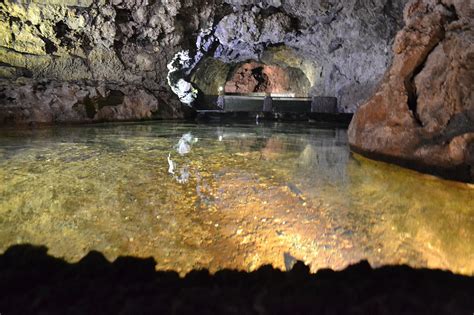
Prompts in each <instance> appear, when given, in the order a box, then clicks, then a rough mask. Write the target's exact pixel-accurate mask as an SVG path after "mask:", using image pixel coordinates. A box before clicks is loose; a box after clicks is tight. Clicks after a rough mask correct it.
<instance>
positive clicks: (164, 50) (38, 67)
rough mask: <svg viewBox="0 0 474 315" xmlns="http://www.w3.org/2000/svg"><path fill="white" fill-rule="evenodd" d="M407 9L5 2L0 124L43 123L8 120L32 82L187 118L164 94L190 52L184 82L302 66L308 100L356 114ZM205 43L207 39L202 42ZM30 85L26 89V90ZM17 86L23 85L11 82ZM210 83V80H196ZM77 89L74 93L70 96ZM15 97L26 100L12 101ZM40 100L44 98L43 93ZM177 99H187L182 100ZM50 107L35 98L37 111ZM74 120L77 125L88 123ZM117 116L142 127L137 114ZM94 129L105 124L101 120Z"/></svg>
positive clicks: (238, 0)
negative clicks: (219, 68)
mask: <svg viewBox="0 0 474 315" xmlns="http://www.w3.org/2000/svg"><path fill="white" fill-rule="evenodd" d="M405 3H406V0H393V1H389V0H375V1H359V0H357V1H356V0H350V1H344V2H343V1H335V0H330V1H295V0H278V1H273V0H264V1H247V0H211V1H209V0H207V1H205V0H187V1H182V0H169V1H149V0H112V1H101V0H67V1H57V0H33V1H24V0H18V1H13V0H5V1H2V2H1V3H0V34H1V36H0V78H5V79H7V80H8V82H11V84H9V83H8V82H7V81H4V82H3V83H2V89H3V92H1V93H0V94H1V95H0V110H1V111H4V110H8V111H10V114H8V115H7V114H5V113H2V117H9V118H8V120H4V121H0V123H1V124H4V123H8V122H16V121H23V120H24V121H25V122H26V121H28V119H36V118H35V117H39V116H30V118H26V116H22V117H19V118H18V117H16V116H15V117H13V116H14V114H11V113H12V112H13V113H17V112H21V109H18V110H12V107H14V106H15V104H22V103H23V102H24V100H23V99H22V98H21V95H22V94H21V93H20V91H18V92H13V91H12V89H14V88H17V87H20V86H22V89H23V88H25V86H26V85H27V86H28V87H27V88H28V89H35V85H36V82H40V81H41V82H42V83H41V84H42V85H45V84H46V83H45V81H43V80H48V81H49V82H50V83H48V84H50V88H49V89H46V91H48V93H49V92H50V91H51V90H55V89H56V86H57V85H58V84H62V83H63V82H65V83H66V86H71V87H72V86H75V87H77V86H80V88H81V89H85V90H88V89H89V88H97V87H99V86H104V85H111V86H113V89H115V90H117V89H120V90H121V91H122V93H128V92H127V91H136V90H141V91H145V92H146V93H147V94H149V95H150V96H152V97H154V98H155V99H156V100H155V101H156V102H157V103H159V104H160V106H161V108H162V109H163V111H162V112H163V113H165V112H166V113H171V112H172V113H175V114H174V116H176V117H183V116H184V114H183V113H184V112H185V110H184V109H182V108H181V105H180V103H179V100H178V97H176V96H175V95H174V94H173V93H172V91H171V88H170V87H169V85H168V78H169V75H168V72H169V70H168V68H167V65H168V64H169V63H170V62H171V61H172V60H173V58H174V57H175V55H176V54H177V53H178V52H180V51H186V50H187V51H189V52H190V54H191V55H197V56H198V58H195V59H193V60H194V61H196V64H195V65H194V64H193V67H191V68H190V69H188V70H189V71H185V72H184V78H183V79H184V81H182V83H183V82H184V83H185V82H186V80H187V79H189V78H188V77H191V76H192V75H193V72H195V71H197V69H198V68H199V66H201V65H202V64H203V63H204V60H206V58H207V59H209V58H211V59H213V60H219V62H224V63H230V64H232V65H233V66H238V63H240V62H247V61H249V59H252V60H255V61H258V62H262V61H263V62H264V63H267V64H276V65H279V66H281V65H288V66H291V67H294V66H297V67H299V68H300V69H301V71H303V72H304V73H305V74H306V75H307V78H308V80H309V82H310V83H311V86H312V88H311V90H310V94H311V95H328V96H336V97H338V98H339V101H340V102H339V107H340V110H341V111H346V112H353V111H354V110H355V109H356V108H357V107H358V104H360V103H361V102H363V100H364V99H366V98H367V97H368V96H369V95H370V94H371V92H372V91H373V89H374V87H375V86H376V84H377V83H378V82H379V80H380V78H381V75H382V74H383V73H384V71H385V70H386V68H387V66H388V63H389V60H390V58H391V53H390V51H387V49H386V47H387V44H390V43H391V41H392V40H393V37H394V35H395V33H396V30H397V29H399V28H400V27H401V23H402V18H401V17H402V14H401V12H402V8H403V6H404V4H405ZM201 34H207V35H206V36H207V37H206V38H205V39H206V41H204V42H203V39H204V38H201V37H200V35H201ZM203 47H204V48H205V49H203ZM275 47H286V48H288V49H287V50H282V51H289V50H291V51H292V52H293V54H294V55H295V56H297V57H298V58H299V59H294V58H293V57H291V56H290V55H289V54H281V53H279V52H275V53H272V48H275ZM269 52H270V54H269ZM289 56H290V57H289ZM279 57H283V59H282V58H280V59H279ZM290 59H291V60H290ZM194 66H196V67H194ZM229 68H232V67H229ZM200 73H206V72H205V71H204V72H202V71H201V72H200ZM210 73H212V71H210ZM178 74H179V75H181V74H180V73H178ZM25 77H26V78H29V79H30V80H29V81H28V82H26V81H27V80H25V79H24V78H25ZM17 79H20V80H19V82H15V80H17ZM206 80H208V81H209V80H212V78H203V79H201V80H200V81H206ZM178 81H179V79H178ZM198 81H199V80H198ZM59 82H61V83H59ZM184 83H183V84H182V85H183V86H185V87H186V88H189V89H190V86H188V85H186V84H184ZM209 84H210V85H211V86H215V84H213V83H212V82H211V83H209ZM7 85H9V87H5V86H7ZM64 88H65V87H63V89H64ZM198 88H199V86H198ZM5 89H6V90H8V91H9V92H8V93H10V94H9V95H10V96H9V98H7V97H6V96H5V95H6V94H5ZM74 89H75V88H72V90H71V91H69V92H68V94H74V93H75V92H74ZM12 93H13V94H16V96H17V97H20V98H16V99H15V100H11V97H12V96H11V95H12ZM35 93H36V94H35V95H37V96H38V97H39V93H40V91H36V92H35ZM131 93H135V92H131ZM180 97H181V98H182V99H181V100H183V99H186V95H184V96H183V95H182V96H180ZM47 98H48V97H47V95H45V96H44V97H43V96H42V97H39V99H38V102H39V101H40V100H42V99H47ZM25 100H26V101H27V102H28V100H27V99H25ZM77 104H79V105H77V106H76V107H82V109H81V111H85V110H86V109H85V107H84V106H85V105H84V106H83V105H81V104H82V103H77ZM73 105H75V104H72V103H70V104H68V105H67V107H68V108H72V107H73ZM31 106H37V111H38V112H39V111H41V110H47V108H51V104H41V103H37V105H33V104H32V105H31ZM160 106H159V107H160ZM165 107H167V109H166V110H165ZM49 114H51V115H49ZM12 115H13V116H12ZM48 115H49V116H50V117H52V121H62V120H56V118H55V117H62V116H61V115H59V116H57V115H55V114H53V113H44V115H43V116H48ZM71 115H72V113H71ZM68 117H70V119H72V118H73V121H80V120H81V119H82V118H83V116H74V117H72V116H68ZM120 117H123V118H124V119H136V116H134V115H132V116H120ZM151 117H154V118H159V117H163V118H167V117H169V115H168V114H166V115H164V116H161V114H152V115H151ZM68 119H69V118H68ZM88 120H92V121H97V120H101V118H100V115H98V112H97V115H95V116H94V117H93V118H88ZM31 121H33V120H31Z"/></svg>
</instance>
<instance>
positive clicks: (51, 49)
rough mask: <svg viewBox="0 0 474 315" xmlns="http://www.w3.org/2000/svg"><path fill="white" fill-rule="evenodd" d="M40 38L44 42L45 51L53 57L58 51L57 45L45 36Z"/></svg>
mask: <svg viewBox="0 0 474 315" xmlns="http://www.w3.org/2000/svg"><path fill="white" fill-rule="evenodd" d="M40 38H41V40H42V41H43V42H44V50H45V51H46V53H47V54H48V55H52V54H54V53H55V52H57V51H58V48H57V47H56V45H55V44H54V43H53V42H52V41H51V40H50V39H49V38H46V37H43V36H40Z"/></svg>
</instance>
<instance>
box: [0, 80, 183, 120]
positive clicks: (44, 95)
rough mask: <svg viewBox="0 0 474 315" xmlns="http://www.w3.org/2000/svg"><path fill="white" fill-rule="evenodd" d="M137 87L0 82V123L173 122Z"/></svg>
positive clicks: (168, 113)
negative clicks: (167, 120) (162, 119)
mask: <svg viewBox="0 0 474 315" xmlns="http://www.w3.org/2000/svg"><path fill="white" fill-rule="evenodd" d="M162 107H163V106H162V101H159V100H158V99H157V98H156V97H155V96H154V95H153V94H151V93H149V92H148V91H146V90H145V89H143V88H142V87H140V86H132V85H127V86H119V85H116V84H110V83H107V84H98V83H96V82H82V83H80V84H78V83H74V82H57V81H33V80H24V82H18V81H17V82H15V83H12V82H10V81H5V80H1V81H0V122H1V123H2V124H15V125H23V124H29V123H31V122H34V123H42V124H49V123H53V122H76V123H79V122H80V123H83V122H94V121H121V120H143V119H151V118H177V117H181V116H182V113H180V112H173V111H170V108H169V107H168V106H164V108H162Z"/></svg>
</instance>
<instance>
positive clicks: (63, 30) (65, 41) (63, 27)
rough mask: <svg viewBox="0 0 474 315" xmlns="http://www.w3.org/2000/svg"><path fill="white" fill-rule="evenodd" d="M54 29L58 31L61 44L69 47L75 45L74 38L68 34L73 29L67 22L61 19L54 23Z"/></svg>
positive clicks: (57, 36) (57, 35)
mask: <svg viewBox="0 0 474 315" xmlns="http://www.w3.org/2000/svg"><path fill="white" fill-rule="evenodd" d="M53 29H54V32H55V33H56V38H57V39H59V41H60V43H61V46H66V47H67V48H72V47H73V46H74V45H73V41H72V39H71V38H69V37H68V36H67V35H68V34H69V32H70V31H71V29H70V28H69V26H67V24H66V23H64V22H63V21H59V22H57V23H56V24H55V25H54V27H53Z"/></svg>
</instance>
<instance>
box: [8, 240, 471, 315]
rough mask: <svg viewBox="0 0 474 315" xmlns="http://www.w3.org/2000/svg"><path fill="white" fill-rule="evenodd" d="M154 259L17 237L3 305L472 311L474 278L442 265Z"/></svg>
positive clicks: (14, 309)
mask: <svg viewBox="0 0 474 315" xmlns="http://www.w3.org/2000/svg"><path fill="white" fill-rule="evenodd" d="M282 259H283V257H282ZM293 263H294V262H292V265H293ZM155 264H156V262H155V260H154V259H153V258H147V259H146V258H135V257H119V258H117V259H116V260H115V261H114V262H109V261H108V260H107V259H106V258H105V257H104V256H103V255H102V254H101V253H100V252H96V251H94V252H90V253H89V254H88V255H87V256H85V257H84V258H83V259H82V260H81V261H79V262H77V263H75V264H69V263H67V262H65V261H64V260H61V259H58V258H54V257H52V256H49V255H48V254H47V248H46V247H36V246H32V245H17V246H12V247H10V248H9V249H8V250H7V251H6V252H5V253H4V254H2V255H0V276H1V278H2V280H3V281H2V282H1V283H0V293H1V295H0V307H1V308H2V310H3V311H4V312H7V313H9V314H27V313H38V312H44V313H48V314H64V313H71V312H72V313H82V312H84V313H115V314H136V313H166V314H188V313H189V314H216V313H218V314H224V313H225V314H310V313H311V314H312V313H317V314H368V313H370V314H401V313H404V314H433V313H436V314H467V313H469V312H471V310H472V308H473V306H474V305H473V302H472V295H473V294H474V278H472V277H466V276H459V275H453V274H452V273H450V272H446V271H440V270H429V269H412V268H410V267H408V266H385V267H382V268H378V269H372V268H371V267H370V265H369V264H368V263H367V262H365V261H363V262H360V263H358V264H355V265H352V266H350V267H348V268H346V269H345V270H343V271H339V272H334V271H332V270H330V269H326V270H321V271H319V272H318V273H316V274H310V273H309V270H308V267H306V266H305V265H304V264H303V263H301V262H296V263H295V264H294V265H293V267H292V269H291V271H290V272H282V271H280V270H278V269H274V268H272V267H271V266H263V267H261V268H259V269H258V270H256V271H253V272H250V273H247V272H239V271H235V270H228V269H225V270H221V271H218V272H216V273H215V274H214V275H210V274H209V272H208V271H207V270H194V271H192V272H190V273H188V274H187V275H186V276H185V277H184V278H180V277H179V275H178V274H177V273H175V272H173V271H160V272H156V271H155V269H154V265H155Z"/></svg>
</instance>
